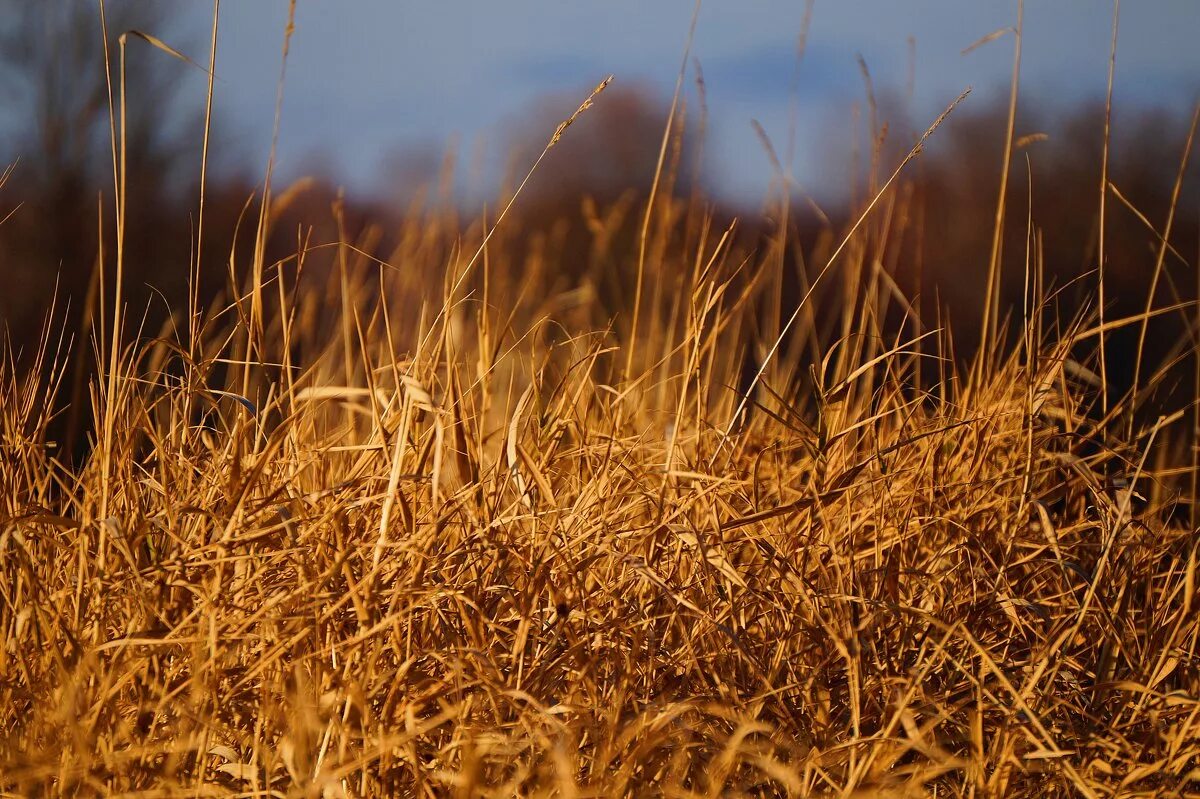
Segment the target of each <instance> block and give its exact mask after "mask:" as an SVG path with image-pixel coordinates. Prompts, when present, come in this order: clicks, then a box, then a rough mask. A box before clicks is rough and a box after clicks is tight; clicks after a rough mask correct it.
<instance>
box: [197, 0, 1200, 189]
mask: <svg viewBox="0 0 1200 799" xmlns="http://www.w3.org/2000/svg"><path fill="white" fill-rule="evenodd" d="M206 5H207V4H205V3H203V2H199V1H198V0H197V1H196V2H193V3H192V4H191V5H189V6H188V7H187V11H186V16H185V24H184V25H183V26H182V28H183V29H182V30H180V31H179V34H180V35H181V36H183V38H185V39H187V38H188V37H190V39H189V41H188V45H189V52H191V53H193V54H194V55H195V56H197V60H203V54H204V52H205V46H204V39H205V37H206V36H207V26H208V25H209V24H210V22H211V20H210V18H209V17H208V16H207V14H208V10H209V9H208V8H206ZM287 6H288V4H287V2H286V0H233V1H231V0H226V2H224V3H223V4H222V9H221V11H222V16H221V28H220V30H221V33H220V38H219V50H218V68H217V74H218V83H217V97H216V113H217V117H218V124H219V126H220V130H221V131H222V136H221V140H220V141H218V142H217V146H218V147H220V148H225V149H226V152H227V154H229V153H236V154H238V157H239V158H240V159H241V161H242V163H243V164H244V165H245V166H248V167H252V168H255V169H257V170H261V168H262V166H263V165H264V164H265V161H266V155H267V151H268V147H269V143H270V130H271V122H272V115H273V109H274V100H275V91H276V82H277V78H278V74H279V59H280V49H281V44H282V37H283V28H284V23H285V21H286V18H287ZM693 7H694V4H693V2H692V0H605V1H604V2H592V1H591V0H507V2H503V3H497V2H482V1H480V2H467V0H436V1H434V0H422V1H421V2H396V1H395V0H390V1H389V0H353V2H349V1H347V2H334V1H333V0H299V3H298V12H297V17H296V31H295V34H294V37H293V39H292V46H291V54H290V56H289V62H288V72H287V84H286V88H285V98H284V113H283V121H282V131H281V136H280V149H279V170H280V172H279V174H281V175H282V176H283V177H284V178H285V179H286V178H291V177H296V176H299V175H302V174H306V173H308V172H313V171H318V172H321V173H323V174H325V175H328V176H332V177H334V178H335V179H337V180H339V181H341V182H343V183H345V184H346V185H347V187H348V188H349V189H350V190H351V191H352V192H362V193H386V192H387V187H386V186H383V185H381V180H380V177H379V175H380V174H381V170H382V165H383V164H385V163H386V161H387V159H388V157H389V156H390V155H392V154H394V153H396V152H398V151H403V150H405V149H406V148H413V147H423V148H426V149H428V148H430V147H442V146H444V145H445V144H446V143H447V142H449V141H450V139H451V137H452V136H456V137H457V138H458V140H459V142H460V143H461V147H462V149H463V150H464V151H467V152H481V153H482V154H483V155H482V158H483V160H484V161H485V162H487V164H486V165H485V167H486V168H485V170H484V171H485V174H494V172H495V169H496V166H495V165H496V164H499V163H502V162H503V160H504V157H505V148H507V147H510V146H511V144H512V140H511V131H512V125H513V123H514V121H519V120H520V119H521V116H522V114H523V113H527V112H528V111H529V109H530V108H531V107H532V105H533V104H534V103H535V102H536V101H537V100H538V98H540V97H543V96H544V95H546V94H547V93H558V94H565V96H568V97H577V98H579V99H582V97H584V96H586V93H587V92H588V90H589V89H590V88H591V87H592V86H593V85H595V84H596V82H597V81H598V80H599V79H601V78H602V77H604V76H605V75H607V74H610V73H611V74H613V75H615V76H616V80H617V81H619V82H622V83H630V84H637V85H640V86H646V87H649V88H650V89H651V90H652V91H655V92H657V93H659V94H660V95H661V96H662V97H663V99H664V101H665V100H667V99H669V97H670V93H671V89H672V87H673V85H674V81H675V76H676V72H677V70H678V67H679V63H680V57H681V55H682V52H683V47H684V42H685V39H686V34H687V30H688V25H689V22H690V19H691V15H692V10H693ZM1121 11H1122V13H1121V29H1120V40H1119V46H1118V55H1117V76H1116V95H1117V102H1118V103H1119V104H1123V105H1125V106H1130V105H1139V104H1156V105H1165V106H1175V107H1177V108H1178V110H1179V111H1180V112H1181V113H1186V112H1187V111H1189V110H1190V108H1191V104H1192V103H1193V102H1195V101H1196V99H1197V89H1198V88H1200V47H1197V46H1196V45H1195V36H1196V34H1197V32H1200V2H1196V0H1126V2H1125V3H1124V4H1123V7H1122V10H1121ZM1111 14H1112V4H1111V2H1105V1H1104V0H1028V2H1027V8H1026V14H1025V26H1026V38H1025V51H1024V62H1023V70H1022V75H1023V78H1022V80H1023V86H1024V87H1025V89H1026V92H1027V95H1026V96H1027V97H1029V98H1031V99H1037V100H1040V101H1042V102H1044V103H1052V104H1056V105H1062V106H1065V107H1069V106H1072V105H1074V104H1075V103H1078V102H1079V101H1081V100H1083V99H1089V98H1095V97H1098V96H1102V95H1103V92H1104V87H1105V80H1106V70H1107V59H1108V51H1109V40H1110V26H1111V22H1112V17H1111ZM803 16H804V3H803V2H802V0H790V1H785V0H736V1H735V0H708V2H706V3H705V4H704V5H703V6H702V8H701V12H700V17H699V22H698V26H697V31H696V38H695V42H694V44H693V49H692V53H693V55H694V56H695V57H696V58H697V59H698V60H699V61H700V63H701V66H702V68H703V71H704V76H705V83H706V86H707V92H708V104H709V108H710V116H711V120H712V123H711V124H712V133H711V144H710V146H709V150H708V157H707V160H706V164H705V173H706V175H707V180H708V182H709V184H710V185H711V186H714V187H718V188H719V189H720V190H722V191H725V192H726V193H728V194H730V195H732V196H736V197H741V198H751V197H756V196H760V195H762V194H763V193H764V192H766V190H767V187H768V184H769V182H770V178H771V169H770V165H769V163H768V160H767V157H766V156H765V154H764V153H763V150H762V148H761V146H760V145H759V142H758V139H757V137H756V135H755V133H754V131H753V129H752V127H751V124H750V121H751V120H752V119H757V120H759V121H760V122H761V123H762V125H763V126H764V128H765V129H766V130H767V131H768V133H769V135H770V136H771V138H772V140H773V141H774V142H775V144H776V147H777V149H779V150H780V151H783V152H786V150H787V141H788V139H789V127H790V125H789V119H790V111H789V109H790V108H791V107H792V103H793V101H794V102H795V107H796V109H797V116H796V122H797V125H796V134H795V152H796V154H797V155H796V159H795V170H794V171H795V177H796V179H797V180H798V181H799V183H800V184H801V185H802V186H806V187H810V188H813V189H814V190H816V191H818V192H819V191H822V190H829V189H830V188H831V187H832V186H834V185H835V184H836V183H837V181H838V180H839V178H840V177H841V176H840V174H839V173H838V171H837V170H839V169H840V167H835V166H833V164H835V163H836V159H833V158H831V157H830V155H831V152H833V151H834V150H836V147H835V146H834V147H832V148H831V145H836V143H837V141H838V139H839V138H843V139H844V138H845V134H844V132H845V131H847V130H849V126H850V120H851V108H852V107H853V105H854V104H855V103H861V101H862V99H863V96H864V94H863V84H862V79H861V77H860V74H859V67H858V62H857V57H858V55H859V54H861V55H862V57H863V58H864V59H865V60H866V62H867V64H868V66H869V67H870V70H871V73H872V76H873V79H874V81H875V85H876V89H877V92H878V93H880V94H881V95H883V94H888V93H890V94H893V95H895V96H901V97H903V96H907V91H906V90H907V86H908V78H909V63H910V56H909V52H910V45H909V37H913V39H914V40H915V53H916V61H915V83H914V91H913V94H912V97H911V99H910V100H909V101H908V103H909V105H908V110H909V113H910V115H911V118H912V119H913V120H914V121H915V122H916V123H918V124H920V125H921V126H922V127H923V126H924V124H925V123H926V122H927V121H929V120H932V118H933V117H935V116H936V115H937V114H938V113H939V112H940V111H941V109H942V108H943V107H944V106H945V105H946V104H947V103H948V102H949V101H950V100H951V99H953V97H954V96H955V95H957V94H958V92H959V91H961V90H962V89H963V88H965V87H966V86H968V85H971V86H974V87H975V91H974V93H973V95H972V97H971V98H970V99H969V101H968V102H969V103H970V104H971V105H973V106H976V107H984V106H986V105H988V104H989V103H990V102H993V101H995V100H997V99H999V98H1001V97H1003V96H1004V95H1005V94H1006V92H1007V81H1008V74H1009V70H1010V65H1011V57H1012V39H1011V38H1009V37H1005V38H1003V39H1000V40H998V41H994V42H991V43H989V44H987V45H986V46H984V47H982V48H980V49H978V50H976V51H974V52H971V53H968V54H966V55H963V54H962V53H961V51H962V49H963V48H965V47H967V46H968V45H970V44H971V43H972V42H974V41H976V40H977V39H979V38H980V37H981V36H984V35H986V34H988V33H989V32H991V31H993V30H996V29H998V28H1001V27H1003V26H1008V25H1011V24H1013V22H1014V21H1015V16H1016V2H1015V0H1013V1H1012V2H1004V1H1002V0H974V1H973V2H970V1H968V0H908V1H905V0H816V2H815V5H814V10H813V16H812V25H811V29H810V31H809V37H808V49H807V52H806V55H805V58H804V61H803V63H802V65H801V67H800V72H799V83H798V84H797V85H796V92H795V93H793V91H792V89H793V74H794V67H795V51H796V39H797V35H798V33H799V31H800V28H801V22H802V19H803ZM202 84H203V81H202V80H195V79H189V80H187V81H184V82H183V83H182V84H181V87H180V90H181V91H196V90H199V91H200V92H202V91H203V85H202ZM793 98H794V100H793ZM573 102H574V101H571V102H569V103H568V105H570V106H571V107H564V109H563V111H564V115H565V114H569V113H570V111H571V110H573ZM589 113H603V102H600V103H598V104H597V106H596V109H595V110H594V111H592V112H589ZM547 133H549V131H547Z"/></svg>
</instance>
